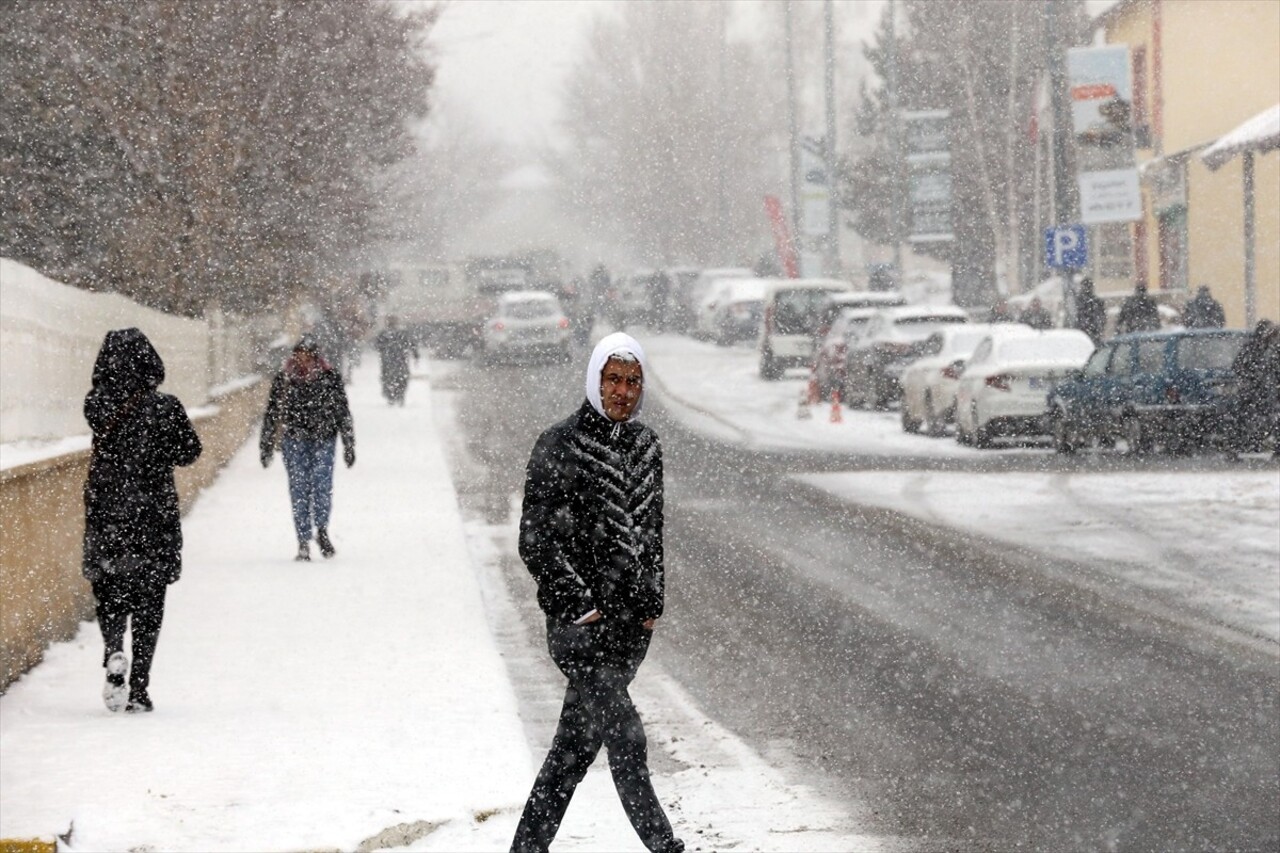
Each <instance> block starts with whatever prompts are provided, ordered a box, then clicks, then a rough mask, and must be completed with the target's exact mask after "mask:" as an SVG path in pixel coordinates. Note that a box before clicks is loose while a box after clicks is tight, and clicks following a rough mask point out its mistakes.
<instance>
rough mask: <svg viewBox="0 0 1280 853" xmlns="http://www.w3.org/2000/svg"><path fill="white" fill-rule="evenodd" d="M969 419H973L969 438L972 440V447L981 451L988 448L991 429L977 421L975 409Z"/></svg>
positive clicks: (976, 410)
mask: <svg viewBox="0 0 1280 853" xmlns="http://www.w3.org/2000/svg"><path fill="white" fill-rule="evenodd" d="M971 417H972V418H973V433H972V436H971V438H972V439H973V446H974V447H978V448H983V449H985V448H988V447H990V446H991V429H990V428H989V427H985V426H982V425H981V421H979V420H978V409H977V408H976V407H975V408H974V410H973V414H972V415H971Z"/></svg>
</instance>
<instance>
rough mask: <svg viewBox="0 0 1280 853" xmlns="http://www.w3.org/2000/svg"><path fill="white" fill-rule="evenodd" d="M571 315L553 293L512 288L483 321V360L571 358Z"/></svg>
mask: <svg viewBox="0 0 1280 853" xmlns="http://www.w3.org/2000/svg"><path fill="white" fill-rule="evenodd" d="M570 335H571V331H570V329H569V318H568V317H566V316H565V313H564V309H562V308H561V307H560V301H559V300H558V299H556V297H555V295H554V294H551V293H547V292H546V291H542V290H513V291H508V292H507V293H503V294H501V295H500V296H499V297H498V304H497V307H496V309H495V310H494V312H493V316H492V317H490V318H489V319H488V320H487V321H486V322H485V324H484V330H483V332H482V334H481V349H480V357H481V359H482V360H484V361H494V360H497V359H509V358H525V357H529V356H543V357H549V358H562V359H564V360H566V361H567V360H568V359H569V357H570V354H571V349H570Z"/></svg>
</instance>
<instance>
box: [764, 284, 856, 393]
mask: <svg viewBox="0 0 1280 853" xmlns="http://www.w3.org/2000/svg"><path fill="white" fill-rule="evenodd" d="M769 282H770V283H769V286H768V288H767V289H766V290H765V297H764V320H763V322H761V324H760V344H759V349H760V376H761V377H762V378H764V379H781V378H782V374H783V372H784V371H785V370H786V369H787V368H789V367H808V366H809V365H810V364H811V363H812V361H813V347H814V343H813V339H814V335H815V334H816V333H817V331H818V326H819V325H820V324H821V322H822V308H823V305H824V304H825V302H826V299H827V296H828V294H831V293H837V292H841V291H846V290H848V289H849V288H850V285H849V283H848V282H845V281H839V280H837V279H833V278H777V279H770V280H769Z"/></svg>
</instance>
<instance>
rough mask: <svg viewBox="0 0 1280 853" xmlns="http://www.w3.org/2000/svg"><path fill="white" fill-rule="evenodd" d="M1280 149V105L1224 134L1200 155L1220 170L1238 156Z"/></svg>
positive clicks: (1207, 164)
mask: <svg viewBox="0 0 1280 853" xmlns="http://www.w3.org/2000/svg"><path fill="white" fill-rule="evenodd" d="M1276 148H1280V104H1276V105H1275V106H1273V107H1268V108H1267V109H1265V110H1263V111H1262V112H1260V113H1258V114H1257V115H1256V116H1254V117H1253V118H1251V119H1249V120H1248V121H1246V122H1245V123H1244V124H1242V125H1240V126H1239V127H1237V128H1236V129H1235V130H1232V131H1230V132H1229V133H1226V134H1224V135H1223V136H1222V137H1221V138H1219V139H1218V141H1217V142H1215V143H1213V144H1212V145H1210V146H1209V147H1208V148H1206V149H1205V150H1204V152H1203V153H1202V154H1201V155H1200V158H1201V159H1202V160H1204V162H1205V165H1206V166H1208V167H1209V168H1210V169H1218V168H1220V167H1222V166H1223V165H1225V164H1226V163H1227V162H1229V161H1230V160H1231V158H1232V157H1235V156H1236V155H1237V154H1243V153H1244V152H1246V151H1253V152H1255V153H1259V154H1260V153H1263V152H1266V151H1273V150H1275V149H1276Z"/></svg>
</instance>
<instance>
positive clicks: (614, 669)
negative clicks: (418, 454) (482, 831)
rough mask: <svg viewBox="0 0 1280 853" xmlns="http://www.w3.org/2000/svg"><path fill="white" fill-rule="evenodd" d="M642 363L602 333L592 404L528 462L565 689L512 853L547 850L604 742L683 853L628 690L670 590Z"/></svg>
mask: <svg viewBox="0 0 1280 853" xmlns="http://www.w3.org/2000/svg"><path fill="white" fill-rule="evenodd" d="M645 368H646V365H645V356H644V351H643V350H642V349H641V348H640V344H639V343H638V342H637V341H636V340H635V339H633V338H632V337H630V336H629V335H626V334H623V333H621V332H618V333H614V334H612V335H608V336H606V337H605V338H604V339H602V340H601V341H600V342H599V343H598V344H596V347H595V351H594V352H592V354H591V361H590V363H589V365H588V367H587V376H586V395H587V399H586V400H584V401H583V402H582V405H581V406H580V407H579V408H578V411H577V412H575V413H574V414H572V415H570V416H569V417H568V418H566V419H564V420H563V421H560V422H559V423H557V424H555V425H554V426H552V427H550V428H549V429H547V430H546V431H545V432H543V433H542V435H541V436H540V437H539V438H538V441H537V444H536V445H535V446H534V448H533V454H532V456H531V457H530V459H529V465H528V470H527V472H526V479H525V493H524V514H523V516H522V518H521V519H520V556H521V558H522V559H523V560H524V562H525V565H526V566H527V567H528V569H529V573H530V574H532V575H533V578H534V580H535V581H537V584H538V604H539V606H540V607H541V608H542V610H543V612H544V613H545V614H546V618H547V647H548V649H549V651H550V652H551V658H552V660H554V661H555V663H556V666H558V667H559V668H560V671H561V672H563V673H564V675H565V676H566V677H567V678H568V679H569V685H568V689H567V690H566V691H565V695H564V705H563V707H562V708H561V711H560V723H559V725H558V726H557V728H556V735H555V739H554V740H553V741H552V744H551V749H550V751H549V752H548V753H547V757H546V760H545V761H544V762H543V764H542V769H541V770H540V771H539V773H538V778H537V780H536V781H535V782H534V784H533V790H532V791H531V792H530V793H529V799H528V801H527V802H526V803H525V807H524V812H523V814H522V815H521V816H520V823H519V826H518V827H517V828H516V834H515V839H514V840H513V841H512V843H511V849H512V851H514V853H528V851H538V853H545V851H546V850H547V849H548V847H549V846H550V845H551V842H552V841H553V840H554V839H555V837H556V832H557V830H558V829H559V828H560V821H561V819H562V818H563V817H564V813H565V809H567V808H568V806H569V800H570V798H572V797H573V792H574V790H575V789H576V788H577V786H578V783H579V782H581V781H582V779H583V777H584V776H585V775H586V773H587V768H588V767H590V766H591V763H592V761H594V760H595V757H596V754H597V753H598V752H599V751H600V747H601V745H603V746H604V747H605V749H607V750H608V752H609V769H610V771H612V773H613V783H614V786H615V787H616V788H617V790H618V797H619V799H621V800H622V807H623V809H624V810H625V811H626V813H627V817H628V819H629V820H630V821H631V825H632V826H633V827H634V828H635V831H636V834H637V835H639V836H640V840H641V841H643V842H644V845H645V847H647V848H648V849H649V850H650V851H653V853H679V852H680V851H682V850H684V843H683V842H681V841H680V840H679V839H677V838H676V837H675V835H674V833H673V832H672V829H671V823H670V821H668V820H667V816H666V814H665V812H663V810H662V806H661V804H660V803H659V802H658V798H657V795H656V794H655V793H654V790H653V784H652V782H651V781H650V779H649V767H648V746H647V743H646V740H645V733H644V726H643V724H642V723H641V721H640V715H639V714H638V713H637V712H636V709H635V706H634V705H633V704H632V702H631V696H630V695H629V694H628V693H627V686H628V685H629V684H630V683H631V680H632V679H633V678H635V675H636V670H637V669H638V668H639V667H640V663H641V661H643V660H644V657H645V653H646V652H647V651H648V648H649V640H650V638H651V637H652V635H653V630H654V626H655V625H656V624H657V621H658V617H660V616H661V615H662V610H663V593H664V576H663V562H662V555H663V551H662V523H663V517H662V508H663V488H662V447H661V445H660V444H659V443H658V436H657V435H656V434H655V433H654V432H653V430H651V429H649V427H647V426H644V425H643V424H640V423H637V422H636V420H635V416H636V415H637V414H638V413H639V411H640V406H641V404H642V403H643V401H644V381H645Z"/></svg>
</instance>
